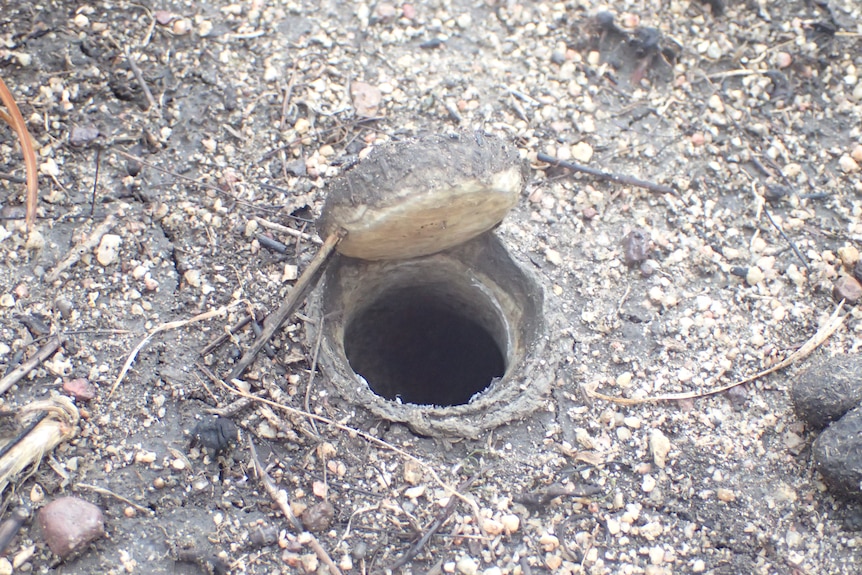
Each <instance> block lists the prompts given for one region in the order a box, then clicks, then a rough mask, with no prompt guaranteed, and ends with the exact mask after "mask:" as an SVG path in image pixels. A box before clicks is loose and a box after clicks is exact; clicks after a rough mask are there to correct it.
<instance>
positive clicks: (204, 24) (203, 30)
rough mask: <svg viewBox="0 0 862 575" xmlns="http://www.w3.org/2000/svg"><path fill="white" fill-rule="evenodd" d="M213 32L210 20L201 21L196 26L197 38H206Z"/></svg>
mask: <svg viewBox="0 0 862 575" xmlns="http://www.w3.org/2000/svg"><path fill="white" fill-rule="evenodd" d="M212 32H213V23H212V21H211V20H201V22H200V24H198V36H200V37H201V38H206V37H207V36H209V35H210V34H212Z"/></svg>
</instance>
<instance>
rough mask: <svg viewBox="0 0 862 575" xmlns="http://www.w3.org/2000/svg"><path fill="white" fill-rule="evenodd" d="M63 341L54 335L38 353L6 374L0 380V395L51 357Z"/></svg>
mask: <svg viewBox="0 0 862 575" xmlns="http://www.w3.org/2000/svg"><path fill="white" fill-rule="evenodd" d="M63 341H64V340H63V338H61V337H60V336H57V335H55V336H54V337H52V338H51V339H49V340H48V342H47V343H46V344H45V345H43V346H42V347H41V348H39V351H37V352H36V354H35V355H34V356H33V357H31V358H30V359H28V360H27V361H25V362H24V363H22V364H21V365H19V366H18V367H16V368H15V369H13V370H12V371H10V372H9V373H8V374H6V375H5V376H4V377H3V378H2V379H0V393H6V390H8V389H9V388H10V387H12V386H13V385H15V384H16V383H17V382H18V381H20V380H21V378H22V377H24V376H25V375H27V374H28V373H30V372H31V371H32V370H33V368H35V367H36V366H37V365H39V364H40V363H42V362H43V361H45V360H46V359H48V358H49V357H51V355H52V354H53V353H54V352H55V351H57V350H58V349H59V348H60V346H61V345H63Z"/></svg>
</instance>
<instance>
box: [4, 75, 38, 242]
mask: <svg viewBox="0 0 862 575" xmlns="http://www.w3.org/2000/svg"><path fill="white" fill-rule="evenodd" d="M0 102H3V105H4V106H6V109H7V110H9V113H8V114H6V113H3V112H0V118H3V119H4V120H6V123H8V124H9V125H10V126H12V129H13V130H15V133H17V134H18V140H19V141H20V142H21V151H22V153H23V154H24V167H25V168H26V170H27V212H26V213H27V216H26V217H27V228H28V229H32V227H33V224H34V223H35V222H36V202H37V200H38V198H39V179H38V176H37V174H36V152H34V151H33V140H32V139H30V132H29V131H28V130H27V124H25V123H24V117H23V116H22V115H21V111H20V110H18V104H16V103H15V98H13V97H12V92H10V91H9V88H7V87H6V83H5V82H3V78H0Z"/></svg>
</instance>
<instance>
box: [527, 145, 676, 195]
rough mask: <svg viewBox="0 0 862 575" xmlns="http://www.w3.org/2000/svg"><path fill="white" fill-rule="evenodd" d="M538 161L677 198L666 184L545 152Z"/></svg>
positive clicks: (674, 192) (540, 153)
mask: <svg viewBox="0 0 862 575" xmlns="http://www.w3.org/2000/svg"><path fill="white" fill-rule="evenodd" d="M536 159H537V160H539V161H540V162H547V163H549V164H552V165H554V166H560V167H561V168H566V169H567V170H572V171H573V172H582V173H584V174H589V175H590V176H594V177H596V178H600V179H602V180H610V181H612V182H616V183H618V184H623V185H626V186H635V187H638V188H644V189H647V190H649V191H651V192H655V193H657V194H673V195H675V196H677V195H679V194H677V192H676V190H674V189H673V188H671V187H670V186H666V185H664V184H657V183H655V182H649V181H647V180H641V179H640V178H635V177H633V176H625V175H621V174H612V173H610V172H603V171H602V170H599V169H597V168H591V167H589V166H584V165H583V164H575V163H573V162H566V161H564V160H558V159H557V158H555V157H553V156H549V155H548V154H545V153H543V152H539V153H538V154H537V155H536Z"/></svg>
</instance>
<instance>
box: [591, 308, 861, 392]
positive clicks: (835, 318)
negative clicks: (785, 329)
mask: <svg viewBox="0 0 862 575" xmlns="http://www.w3.org/2000/svg"><path fill="white" fill-rule="evenodd" d="M843 307H844V300H841V302H840V303H839V304H838V306H837V307H836V308H835V311H834V312H832V315H831V316H829V319H828V320H827V321H826V323H824V324H823V325H822V326H821V327H820V329H818V330H817V333H815V334H814V335H813V336H811V338H810V339H809V340H808V341H806V342H805V343H804V344H802V347H800V348H799V349H797V350H796V351H794V352H793V353H791V354H790V355H789V356H787V357H786V358H784V359H783V360H782V361H780V362H778V363H776V364H775V365H773V366H772V367H770V368H769V369H765V370H763V371H761V372H759V373H756V374H754V375H751V376H748V377H746V378H744V379H741V380H739V381H735V382H733V383H730V384H728V385H723V386H721V387H716V388H713V389H710V390H707V391H702V392H697V391H687V392H684V393H668V394H665V395H655V396H653V397H644V398H641V399H632V398H627V397H613V396H610V395H604V394H602V393H597V392H595V391H593V390H590V389H584V392H585V393H586V394H587V395H588V396H590V397H594V398H596V399H603V400H605V401H610V402H612V403H616V404H618V405H640V404H642V403H656V402H658V401H679V400H683V399H700V398H702V397H709V396H710V395H716V394H718V393H724V392H725V391H727V390H729V389H732V388H734V387H737V386H739V385H744V384H746V383H751V382H752V381H756V380H758V379H760V378H762V377H765V376H767V375H769V374H770V373H775V372H776V371H778V370H781V369H784V368H785V367H787V366H788V365H791V364H793V363H796V362H797V361H800V360H802V359H805V358H806V357H807V356H808V355H809V354H810V353H811V352H812V351H814V350H815V349H817V348H818V347H820V346H821V345H822V344H823V342H825V341H826V340H827V339H829V337H830V336H831V335H832V334H833V333H835V332H836V331H837V330H838V328H839V327H841V326H842V325H843V324H844V318H845V317H846V316H842V315H840V313H841V309H842V308H843ZM722 375H724V372H722V373H720V374H719V375H718V376H717V377H716V378H715V380H716V381H717V380H718V379H720V378H721V376H722Z"/></svg>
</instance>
